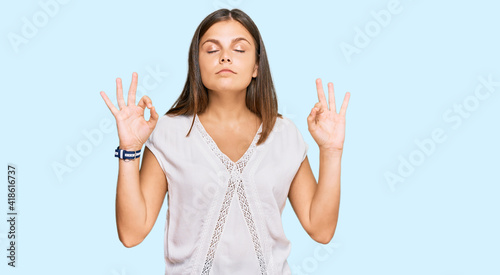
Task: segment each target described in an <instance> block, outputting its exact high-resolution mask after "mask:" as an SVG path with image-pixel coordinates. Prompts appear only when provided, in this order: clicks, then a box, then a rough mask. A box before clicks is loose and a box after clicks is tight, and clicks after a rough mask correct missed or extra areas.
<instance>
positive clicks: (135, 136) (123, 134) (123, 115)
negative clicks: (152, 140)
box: [101, 72, 159, 151]
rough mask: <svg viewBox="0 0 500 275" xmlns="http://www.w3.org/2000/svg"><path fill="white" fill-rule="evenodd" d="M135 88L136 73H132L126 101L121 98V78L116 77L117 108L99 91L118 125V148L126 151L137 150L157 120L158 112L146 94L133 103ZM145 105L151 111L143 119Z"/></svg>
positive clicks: (140, 147)
mask: <svg viewBox="0 0 500 275" xmlns="http://www.w3.org/2000/svg"><path fill="white" fill-rule="evenodd" d="M136 90H137V73H135V72H134V73H133V74H132V83H131V84H130V88H129V91H128V103H127V104H125V100H124V99H123V90H122V80H121V79H120V78H117V79H116V98H117V99H118V107H119V108H120V110H118V109H117V108H116V107H115V106H114V105H113V103H111V101H110V100H109V98H108V96H107V95H106V93H104V92H102V91H101V96H102V98H103V99H104V102H105V103H106V105H108V108H109V110H110V111H111V113H113V116H114V117H115V119H116V125H117V127H118V138H119V139H120V149H123V150H127V151H138V150H140V149H142V145H143V144H144V143H145V142H146V140H147V139H148V138H149V136H150V135H151V133H152V132H153V129H154V128H155V126H156V122H158V117H159V116H158V113H156V111H155V107H154V106H153V103H152V102H151V99H150V98H149V97H148V96H146V95H145V96H143V97H142V98H141V100H139V103H138V104H137V105H135V92H136ZM146 106H147V107H148V108H149V110H150V112H151V117H150V118H149V120H148V121H146V120H145V119H144V110H145V109H146Z"/></svg>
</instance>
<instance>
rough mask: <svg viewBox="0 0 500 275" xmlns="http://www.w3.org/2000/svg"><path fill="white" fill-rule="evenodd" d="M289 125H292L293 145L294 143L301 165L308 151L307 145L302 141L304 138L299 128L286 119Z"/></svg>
mask: <svg viewBox="0 0 500 275" xmlns="http://www.w3.org/2000/svg"><path fill="white" fill-rule="evenodd" d="M288 121H289V123H290V124H292V128H293V130H292V134H293V136H294V137H295V138H294V140H295V143H296V148H297V150H298V154H300V158H301V162H300V163H302V162H303V161H304V160H305V159H306V156H307V150H308V149H309V145H308V144H307V142H306V141H305V140H304V137H303V136H302V133H301V132H300V130H299V128H298V127H297V126H296V125H295V123H293V121H292V120H291V119H288Z"/></svg>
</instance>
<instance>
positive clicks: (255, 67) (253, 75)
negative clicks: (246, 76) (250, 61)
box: [252, 63, 259, 78]
mask: <svg viewBox="0 0 500 275" xmlns="http://www.w3.org/2000/svg"><path fill="white" fill-rule="evenodd" d="M258 69H259V65H258V64H257V63H255V66H254V68H253V73H252V77H253V78H256V77H257V71H258Z"/></svg>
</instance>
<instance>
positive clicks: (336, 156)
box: [309, 150, 342, 242]
mask: <svg viewBox="0 0 500 275" xmlns="http://www.w3.org/2000/svg"><path fill="white" fill-rule="evenodd" d="M341 159H342V152H331V151H326V150H320V162H319V178H318V185H317V187H316V192H315V193H314V196H313V199H312V202H311V208H310V213H309V217H310V223H311V227H312V228H313V229H314V232H315V234H316V235H317V236H320V237H319V238H320V239H326V240H328V241H326V242H329V240H331V238H332V237H333V234H334V233H335V228H336V226H337V220H338V215H339V206H340V166H341Z"/></svg>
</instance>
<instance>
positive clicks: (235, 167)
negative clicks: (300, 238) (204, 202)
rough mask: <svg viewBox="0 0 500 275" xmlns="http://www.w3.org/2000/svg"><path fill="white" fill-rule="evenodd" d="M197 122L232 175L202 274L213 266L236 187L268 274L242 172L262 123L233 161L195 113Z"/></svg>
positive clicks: (256, 248) (258, 258) (251, 233)
mask: <svg viewBox="0 0 500 275" xmlns="http://www.w3.org/2000/svg"><path fill="white" fill-rule="evenodd" d="M195 124H196V127H197V128H198V130H199V131H200V133H201V135H202V137H203V139H204V140H205V142H206V143H207V144H208V146H209V147H210V149H211V150H212V152H213V153H215V155H216V156H217V157H218V158H219V159H220V161H221V162H222V163H223V164H224V166H225V167H226V169H227V171H228V172H229V173H230V175H231V177H230V178H229V182H228V186H227V190H226V194H225V196H224V201H223V203H222V205H221V208H220V212H219V217H218V219H217V224H216V226H215V229H214V232H213V234H212V239H211V241H210V247H209V249H208V253H207V255H206V258H205V264H204V266H203V270H202V273H201V274H202V275H208V274H209V272H210V269H211V268H212V265H213V261H214V257H215V251H216V250H217V245H218V243H219V241H220V237H221V234H222V231H223V230H224V224H225V223H226V218H227V214H228V211H229V206H230V204H231V201H232V199H233V196H234V191H235V189H236V193H237V194H238V200H239V203H240V208H241V210H242V213H243V216H244V218H245V221H246V224H247V227H248V230H249V232H250V235H251V238H252V242H253V245H254V250H255V254H256V256H257V260H258V262H259V266H260V271H261V274H267V266H266V262H265V260H264V254H263V252H262V247H261V244H260V240H259V235H258V233H257V229H256V226H255V222H254V219H253V216H252V212H251V211H250V207H249V204H248V199H247V196H246V192H245V188H244V186H243V180H242V177H241V174H242V173H243V169H244V168H245V166H246V164H247V163H248V161H249V159H250V157H251V156H252V153H253V151H254V150H255V147H256V143H257V141H258V139H259V137H260V136H259V133H260V132H261V130H262V124H261V125H260V127H259V130H258V131H257V133H256V134H255V137H254V139H253V141H252V143H251V145H250V147H249V148H248V149H247V151H246V152H245V154H243V156H242V157H241V158H240V159H239V160H238V161H237V162H233V161H232V160H231V159H230V158H229V157H228V156H227V155H225V154H224V153H222V151H221V150H220V149H219V147H218V146H217V144H216V143H215V141H214V140H213V139H212V137H211V136H210V135H209V134H208V133H207V131H206V130H205V128H204V127H203V125H202V124H201V122H200V121H199V119H198V116H197V115H195Z"/></svg>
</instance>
